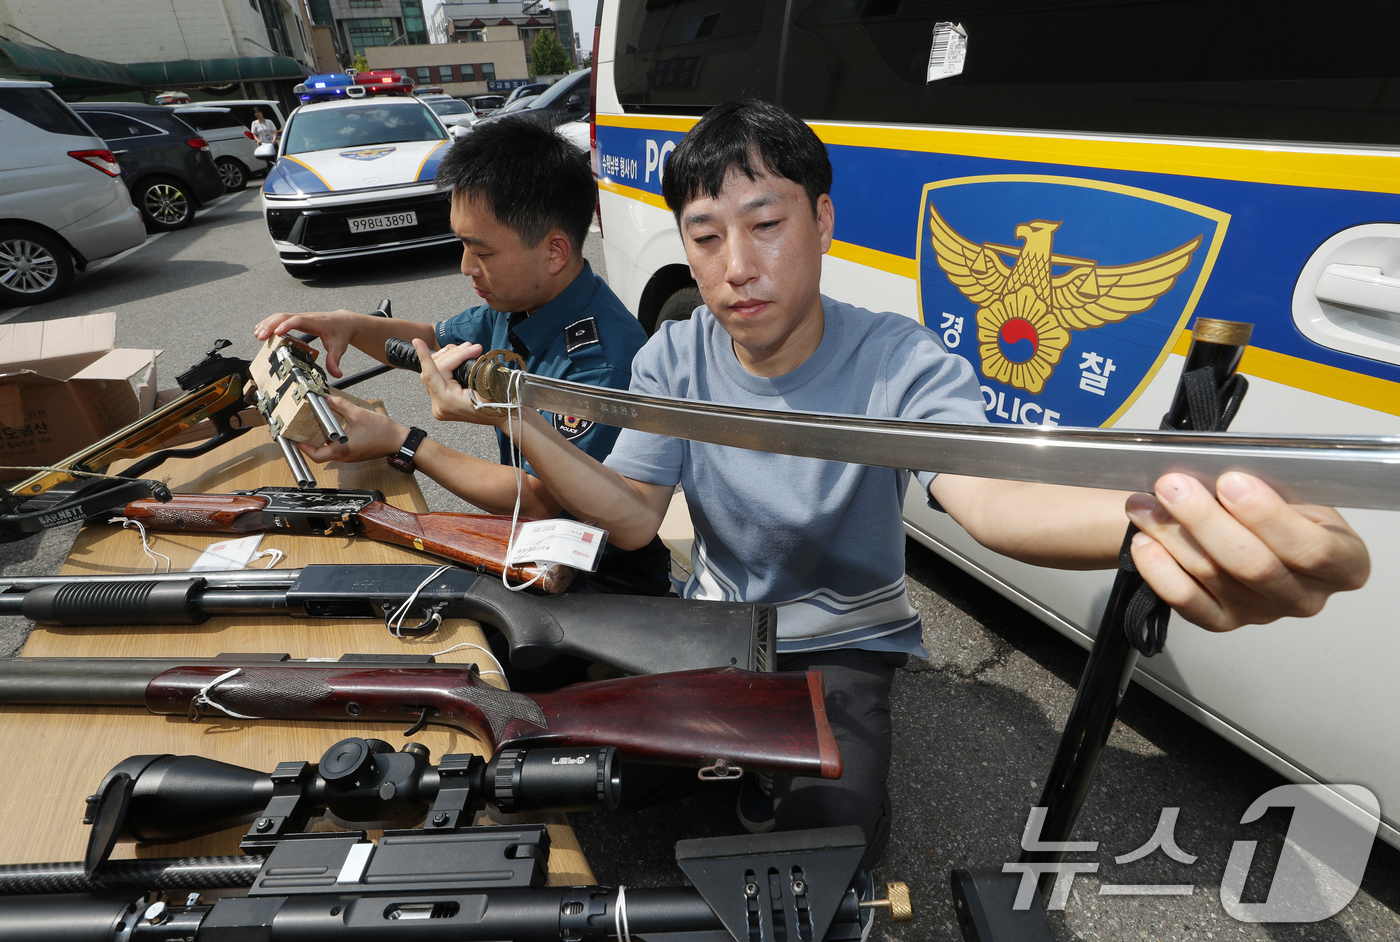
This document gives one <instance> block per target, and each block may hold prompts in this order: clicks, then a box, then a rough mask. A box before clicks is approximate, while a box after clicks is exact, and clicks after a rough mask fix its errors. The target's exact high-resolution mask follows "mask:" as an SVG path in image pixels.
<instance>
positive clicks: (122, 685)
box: [0, 654, 465, 708]
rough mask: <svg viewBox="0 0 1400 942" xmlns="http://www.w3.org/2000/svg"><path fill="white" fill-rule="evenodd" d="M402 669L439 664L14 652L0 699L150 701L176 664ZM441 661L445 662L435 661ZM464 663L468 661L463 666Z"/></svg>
mask: <svg viewBox="0 0 1400 942" xmlns="http://www.w3.org/2000/svg"><path fill="white" fill-rule="evenodd" d="M307 663H312V664H315V665H318V666H331V665H332V664H350V666H352V667H356V668H364V669H366V670H371V669H374V668H384V667H392V668H403V667H414V666H424V667H431V666H435V665H434V663H433V661H432V659H431V658H430V657H427V658H425V657H424V656H422V655H399V656H395V655H374V656H367V657H366V658H365V659H364V660H361V659H360V658H359V657H356V658H355V659H354V660H353V662H351V661H313V662H307V661H294V660H291V659H290V658H288V657H287V655H285V654H235V655H220V656H219V657H204V658H201V657H184V658H180V657H14V658H0V704H20V703H26V704H46V705H51V706H124V707H142V708H144V707H145V706H146V687H147V685H149V684H150V682H151V681H152V680H154V679H155V678H156V677H157V676H159V675H160V674H163V673H165V672H166V671H168V670H171V669H173V668H176V667H194V666H206V665H207V666H213V667H227V668H230V669H232V668H235V667H268V666H269V665H277V664H307ZM436 666H441V665H436ZM459 666H465V665H459Z"/></svg>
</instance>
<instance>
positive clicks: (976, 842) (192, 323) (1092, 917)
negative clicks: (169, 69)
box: [0, 189, 1400, 942]
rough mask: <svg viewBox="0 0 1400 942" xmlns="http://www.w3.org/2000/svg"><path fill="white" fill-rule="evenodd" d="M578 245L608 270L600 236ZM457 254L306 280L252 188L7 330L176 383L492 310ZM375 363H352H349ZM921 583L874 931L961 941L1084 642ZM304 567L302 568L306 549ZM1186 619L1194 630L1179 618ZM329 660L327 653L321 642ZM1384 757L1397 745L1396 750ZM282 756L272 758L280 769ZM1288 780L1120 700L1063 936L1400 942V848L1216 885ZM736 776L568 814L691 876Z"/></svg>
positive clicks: (44, 547) (1060, 715)
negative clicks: (1337, 886) (345, 333)
mask: <svg viewBox="0 0 1400 942" xmlns="http://www.w3.org/2000/svg"><path fill="white" fill-rule="evenodd" d="M585 254H586V255H587V256H588V257H589V259H590V261H591V262H592V263H593V265H594V267H595V269H596V270H598V271H599V272H600V273H603V274H605V272H604V269H603V263H602V252H601V245H600V244H599V242H598V241H597V236H596V235H594V236H592V237H590V240H589V243H588V245H587V246H586V249H585ZM457 259H458V251H457V249H456V248H455V247H448V248H445V249H443V250H438V251H430V252H424V253H420V254H416V255H404V256H389V257H381V258H378V259H369V260H361V261H358V262H355V263H351V264H348V265H345V266H343V267H341V268H338V269H333V270H330V271H328V272H326V273H324V274H322V275H320V276H318V277H316V278H314V279H311V280H308V281H305V282H302V281H298V280H296V279H293V278H291V277H290V276H288V275H287V274H286V273H285V272H284V271H283V270H282V267H281V265H280V264H279V263H278V262H277V260H276V258H275V256H274V253H273V252H272V249H271V246H270V245H269V243H268V240H267V236H266V231H265V229H264V227H263V224H262V221H261V214H260V212H259V209H258V197H257V193H256V191H255V190H253V189H249V190H247V191H244V192H242V193H238V194H232V195H230V196H228V197H226V198H225V199H224V200H223V201H222V202H220V203H219V204H218V205H216V206H215V207H213V208H211V209H209V210H206V211H204V212H202V213H201V214H200V215H199V216H197V217H196V219H195V222H194V224H193V225H192V226H191V227H190V228H189V229H187V230H185V231H183V232H176V233H171V234H168V235H166V236H163V237H161V238H159V239H156V240H151V241H149V242H148V243H147V244H146V245H145V246H143V247H141V248H140V249H138V250H136V251H135V252H133V253H131V254H130V255H128V256H126V257H122V258H119V259H118V260H116V261H114V262H111V263H109V264H106V265H104V266H102V267H101V268H100V269H98V270H95V271H91V272H89V273H87V274H85V275H81V276H79V279H78V282H77V284H76V285H75V287H74V289H73V291H72V292H71V293H70V294H69V295H68V296H66V297H65V298H62V299H60V300H58V301H55V302H52V303H50V304H47V305H42V306H37V307H31V308H28V309H20V310H15V309H11V310H0V323H3V322H5V321H16V322H22V321H38V320H52V319H56V318H61V317H71V316H75V315H79V314H88V313H92V312H96V311H115V312H117V342H118V345H119V346H129V347H153V348H158V349H163V350H164V351H165V353H164V355H163V356H162V357H161V359H160V361H159V362H160V371H161V376H162V377H163V380H162V384H161V385H173V377H174V375H175V374H176V373H178V372H179V371H181V370H183V369H184V368H186V367H187V366H189V365H191V364H193V363H194V362H196V361H197V360H199V359H200V358H201V357H202V356H203V354H204V353H205V352H206V351H207V350H208V349H209V347H210V346H211V345H212V343H213V341H214V340H215V339H217V338H228V339H230V340H233V341H234V347H233V349H232V351H231V352H234V353H237V354H242V355H245V356H246V355H248V354H249V353H251V352H252V350H253V349H254V348H255V341H254V340H253V339H252V336H251V332H250V331H251V327H252V325H253V323H254V322H256V321H257V320H258V319H260V318H261V317H262V316H264V315H265V314H267V313H270V312H274V311H303V310H326V309H335V308H339V307H346V308H350V309H352V310H360V311H366V310H370V309H372V308H373V307H375V306H376V305H377V303H378V302H379V300H380V299H381V298H383V297H388V298H390V299H391V300H392V301H393V303H394V311H395V315H396V316H398V317H401V318H405V319H411V320H438V319H441V318H442V317H445V316H448V315H450V314H453V313H456V312H457V311H459V310H462V309H464V308H466V307H469V306H471V305H473V304H475V303H478V299H477V297H476V295H475V293H474V292H473V291H472V290H471V287H470V284H469V282H468V281H467V280H466V279H464V278H463V277H462V276H461V274H460V272H459V271H458V270H457ZM367 364H368V358H366V357H362V356H360V355H358V354H353V355H352V356H350V357H347V364H346V366H347V371H348V370H349V369H353V368H359V367H361V366H364V365H367ZM355 392H356V393H357V394H358V395H361V396H363V397H367V398H380V399H383V400H384V401H385V403H386V404H387V406H388V408H389V411H390V413H391V414H392V415H394V416H395V417H396V418H398V419H399V420H400V421H403V422H405V423H407V424H416V425H420V426H422V427H424V428H428V429H430V430H431V434H433V435H434V437H436V438H437V439H438V440H439V441H443V442H446V443H447V444H450V445H452V446H453V447H456V448H459V449H460V450H462V451H465V452H468V453H470V454H475V455H479V456H482V457H487V458H493V457H494V456H495V454H496V449H495V443H494V440H493V439H492V437H491V435H490V434H489V433H487V432H485V431H484V430H481V429H477V428H474V427H469V426H465V425H460V424H437V423H434V422H433V420H432V417H431V414H430V411H429V408H428V405H427V398H426V396H425V395H424V393H423V391H422V387H421V385H420V384H419V382H418V379H417V377H416V376H414V375H412V374H407V373H402V372H394V373H391V374H388V375H386V376H383V377H380V378H378V379H375V380H372V381H371V382H369V383H366V384H365V385H363V386H361V387H358V388H357V389H356V390H355ZM419 481H420V484H421V485H422V487H423V491H424V493H425V495H426V496H427V499H428V502H429V504H430V506H432V507H433V508H434V509H436V510H468V509H471V508H470V507H469V506H468V505H467V504H466V503H465V502H463V501H461V500H460V499H458V498H456V497H455V496H453V495H451V494H449V493H447V492H446V491H444V490H443V489H442V488H440V487H438V486H437V485H435V484H433V483H432V482H431V481H428V480H426V479H424V478H422V476H420V477H419ZM74 534H75V529H74V528H72V527H69V528H63V529H59V530H53V531H49V532H48V533H45V534H43V535H41V536H39V537H36V538H32V539H30V540H27V541H24V542H22V543H15V544H9V545H3V546H0V572H4V573H17V572H26V573H33V572H56V571H57V570H58V568H59V566H60V565H61V563H62V560H63V558H64V556H65V555H66V553H67V550H68V547H69V546H70V545H71V542H72V539H73V536H74ZM907 553H908V584H909V591H910V596H911V598H912V600H913V603H914V605H915V607H916V608H917V609H918V610H919V611H920V613H921V614H922V616H923V619H924V626H925V645H926V646H927V648H928V650H929V651H930V652H931V654H932V656H931V657H930V658H929V659H928V660H927V661H919V662H911V663H910V664H909V665H908V666H907V667H906V668H905V669H904V670H901V671H900V672H898V674H897V675H896V678H895V683H894V692H893V713H894V728H895V746H894V764H893V768H892V770H891V774H890V790H891V793H892V797H893V803H894V812H895V818H894V825H893V829H892V835H891V840H890V845H889V849H888V851H887V853H886V855H885V859H884V861H883V863H882V865H881V867H880V868H879V871H878V873H877V877H878V879H880V880H886V879H889V880H904V881H906V882H908V884H909V885H910V888H911V891H912V895H913V902H914V910H915V915H916V919H915V922H914V923H912V924H911V925H908V926H902V927H889V926H888V925H887V924H886V923H884V922H883V921H881V922H880V923H879V924H878V925H877V927H876V929H875V932H874V935H873V938H875V939H889V940H899V942H913V940H926V939H927V940H956V939H959V938H960V937H961V936H960V933H959V931H958V929H957V926H956V922H955V919H954V914H953V907H952V902H951V897H950V894H949V891H948V872H949V870H950V869H951V868H952V867H954V866H972V867H990V868H994V869H1000V867H1001V865H1002V864H1003V863H1005V862H1009V861H1014V860H1015V859H1016V858H1017V856H1018V852H1019V846H1018V842H1019V838H1020V834H1021V831H1022V829H1023V828H1024V826H1025V822H1026V814H1027V811H1028V809H1029V808H1030V806H1031V805H1033V804H1034V802H1035V801H1036V799H1037V798H1038V797H1039V795H1040V790H1041V787H1042V786H1043V784H1044V775H1045V772H1046V770H1047V769H1048V767H1049V764H1050V759H1051V756H1052V755H1053V753H1054V749H1055V744H1056V742H1057V741H1058V737H1059V732H1060V729H1061V728H1062V726H1063V723H1064V719H1065V716H1066V715H1067V713H1068V711H1069V707H1070V703H1071V701H1072V699H1073V695H1074V685H1075V683H1076V682H1077V680H1078V678H1079V674H1080V672H1081V671H1082V669H1083V665H1084V661H1085V652H1084V651H1083V650H1082V649H1081V648H1079V647H1078V646H1077V645H1075V644H1074V643H1072V642H1070V641H1069V640H1067V639H1065V638H1063V637H1062V636H1060V635H1059V634H1057V633H1056V632H1054V631H1053V630H1051V629H1050V628H1048V627H1046V626H1045V625H1043V624H1042V623H1040V622H1039V621H1037V620H1036V619H1034V618H1032V617H1031V616H1029V615H1027V614H1026V613H1024V612H1023V611H1021V610H1020V609H1019V608H1017V607H1016V606H1014V605H1012V604H1011V603H1009V602H1007V601H1006V600H1004V599H1002V598H1001V597H1000V596H998V595H996V594H995V593H993V592H991V591H990V590H988V589H986V588H985V587H983V586H982V585H981V584H980V583H978V582H976V581H975V580H973V579H972V578H970V577H968V576H966V575H965V574H963V573H962V572H961V571H959V570H957V569H956V568H955V567H953V566H952V565H950V564H948V563H946V562H944V561H943V560H942V559H941V558H940V557H938V556H936V555H935V554H933V553H932V552H930V551H929V550H927V549H925V548H924V547H922V546H921V545H919V544H917V543H915V542H913V541H912V540H911V541H908V548H907ZM293 562H295V561H293ZM28 628H29V625H28V623H27V622H25V621H23V620H22V619H0V654H13V653H15V652H17V651H18V650H19V648H20V646H21V645H22V644H23V640H24V637H25V635H26V634H27V632H28ZM1172 630H1173V631H1191V630H1195V629H1192V628H1191V627H1190V626H1184V625H1180V624H1177V625H1174V626H1173V628H1172ZM328 653H329V652H328ZM1377 748H1394V743H1393V742H1387V743H1377ZM285 758H287V757H286V756H272V755H269V756H268V764H269V767H270V766H271V765H272V764H273V763H275V762H276V761H280V760H282V759H285ZM1283 783H1284V780H1283V779H1282V778H1280V777H1279V776H1278V775H1277V774H1275V773H1274V772H1272V771H1270V770H1269V769H1268V768H1266V767H1265V766H1263V765H1262V764H1260V763H1259V762H1257V761H1255V760H1253V759H1251V758H1249V757H1248V756H1246V755H1244V754H1243V753H1241V752H1240V751H1239V750H1237V749H1235V748H1234V747H1232V746H1230V745H1228V744H1226V743H1225V742H1224V741H1223V740H1221V739H1220V738H1218V737H1217V736H1215V735H1214V734H1213V733H1210V732H1208V731H1207V730H1205V729H1204V728H1203V727H1201V726H1200V725H1198V724H1197V723H1196V722H1195V721H1193V720H1191V719H1189V718H1187V717H1185V716H1184V715H1183V714H1181V713H1180V712H1178V711H1177V710H1176V709H1175V708H1173V707H1171V706H1169V705H1167V704H1165V703H1164V702H1162V701H1161V700H1159V699H1157V698H1156V697H1154V696H1153V695H1151V694H1149V693H1146V692H1145V691H1143V690H1141V689H1140V688H1137V687H1133V688H1132V689H1131V690H1130V691H1129V693H1128V695H1127V698H1126V699H1125V701H1124V704H1123V708H1122V711H1121V714H1120V720H1119V723H1118V725H1117V727H1116V728H1115V730H1114V733H1113V736H1112V738H1111V739H1110V741H1109V745H1108V748H1107V750H1106V752H1105V754H1104V759H1103V764H1102V766H1101V767H1100V769H1099V773H1098V776H1097V779H1096V780H1095V784H1094V788H1093V790H1092V792H1091V794H1090V797H1089V799H1088V802H1087V804H1086V806H1085V809H1084V813H1083V816H1082V817H1081V820H1080V824H1079V828H1078V831H1077V833H1076V839H1077V840H1087V841H1098V842H1099V849H1098V850H1097V851H1096V852H1092V853H1081V854H1075V855H1072V858H1071V859H1073V860H1075V861H1077V862H1084V863H1098V864H1099V869H1098V872H1097V873H1095V874H1089V875H1084V876H1080V877H1078V878H1077V879H1076V880H1075V882H1074V884H1073V890H1072V892H1071V893H1070V896H1069V899H1068V902H1067V905H1066V906H1065V908H1064V910H1063V911H1060V912H1055V913H1052V915H1051V924H1052V928H1053V932H1054V935H1055V938H1056V939H1057V940H1061V942H1064V940H1070V939H1083V940H1093V942H1097V940H1105V942H1107V940H1137V939H1154V940H1171V942H1175V940H1190V939H1229V940H1295V939H1296V940H1320V942H1346V940H1352V942H1360V940H1373V939H1400V852H1397V851H1396V850H1395V849H1394V848H1392V847H1390V846H1388V845H1386V844H1384V843H1382V842H1379V841H1377V842H1376V844H1375V846H1374V848H1373V850H1372V853H1371V857H1370V862H1369V865H1368V868H1367V870H1366V876H1365V879H1364V882H1363V884H1362V887H1361V889H1360V892H1359V893H1358V894H1357V896H1356V898H1355V899H1354V900H1353V901H1352V902H1351V903H1350V905H1348V906H1347V907H1346V908H1345V909H1343V910H1342V912H1341V913H1340V914H1338V915H1337V916H1335V917H1332V918H1330V919H1327V920H1324V921H1322V922H1319V923H1313V924H1307V925H1292V924H1252V923H1242V922H1237V921H1235V920H1234V919H1233V918H1231V917H1230V916H1228V915H1227V914H1226V913H1225V911H1224V910H1223V909H1222V907H1221V905H1220V901H1219V886H1220V882H1221V878H1222V876H1223V874H1224V870H1225V863H1226V860H1227V859H1228V857H1229V855H1230V851H1231V848H1232V845H1233V842H1235V841H1257V842H1258V845H1259V846H1258V850H1257V852H1256V855H1255V864H1254V867H1253V869H1252V871H1251V879H1250V881H1249V882H1248V883H1247V884H1246V887H1245V894H1244V901H1245V902H1260V901H1263V900H1264V899H1265V898H1266V897H1267V894H1268V890H1269V886H1268V880H1269V874H1271V873H1272V872H1273V862H1274V861H1276V860H1277V859H1278V857H1279V854H1280V852H1281V849H1282V845H1283V835H1284V833H1285V832H1286V831H1287V828H1288V823H1289V818H1288V815H1287V814H1286V813H1281V812H1278V811H1274V812H1269V813H1268V814H1266V815H1265V816H1264V817H1263V818H1262V819H1261V820H1260V821H1258V822H1255V823H1252V824H1249V825H1242V824H1240V823H1239V822H1240V818H1241V816H1242V814H1243V812H1244V810H1245V809H1246V808H1247V807H1248V806H1249V805H1250V804H1251V803H1252V802H1253V801H1254V799H1256V798H1257V797H1259V796H1260V795H1262V794H1263V793H1264V792H1266V791H1268V790H1269V789H1271V788H1273V787H1275V786H1277V785H1281V784H1283ZM735 792H736V789H735V786H733V785H706V786H703V787H698V788H697V789H696V790H695V791H694V792H693V793H692V794H691V795H690V796H689V797H687V798H685V799H682V800H679V801H672V802H668V803H663V804H659V805H656V806H653V807H651V808H648V809H644V810H642V811H640V812H637V813H635V814H631V815H621V814H608V813H585V814H575V815H572V816H571V817H572V819H573V822H574V826H575V829H576V831H577V832H578V835H579V838H580V840H581V841H582V843H583V846H584V849H585V850H586V852H587V853H588V857H589V860H590V862H591V863H592V865H593V868H594V871H595V873H596V875H597V877H598V879H599V881H600V882H602V883H604V884H609V885H610V884H616V883H623V884H626V885H628V886H658V885H667V884H675V883H677V882H679V880H680V879H681V875H680V871H679V870H678V869H677V868H676V866H675V864H674V858H673V846H674V842H675V841H676V840H678V839H682V838H687V837H704V836H713V835H721V834H735V833H740V829H739V827H738V824H737V822H736V820H735V817H734V812H733V806H734V800H735ZM1164 808H1178V809H1180V810H1179V813H1178V814H1179V817H1178V823H1177V825H1176V830H1175V837H1176V843H1177V844H1178V845H1179V846H1180V847H1181V849H1182V850H1184V851H1185V852H1186V853H1187V854H1191V855H1196V856H1197V858H1198V859H1197V860H1196V861H1195V862H1194V863H1193V864H1190V865H1186V864H1181V863H1177V862H1174V861H1172V860H1169V859H1168V858H1167V857H1166V856H1164V855H1163V854H1162V853H1161V852H1160V851H1158V852H1156V853H1153V854H1151V855H1149V856H1148V857H1146V858H1144V859H1143V860H1140V861H1137V862H1135V863H1131V864H1128V865H1124V866H1120V865H1118V864H1116V863H1115V862H1114V859H1113V858H1114V857H1115V856H1119V855H1124V854H1127V853H1129V852H1131V851H1133V850H1135V849H1137V848H1139V847H1141V846H1142V845H1144V844H1145V843H1146V842H1147V841H1148V839H1149V838H1150V837H1151V835H1152V834H1153V832H1154V831H1155V830H1156V827H1157V824H1158V821H1159V817H1160V815H1161V813H1162V809H1164ZM1103 884H1190V885H1192V886H1193V887H1194V889H1193V891H1192V894H1191V895H1190V896H1185V897H1183V896H1170V897H1163V896H1132V897H1130V896H1103V895H1100V894H1099V888H1100V886H1101V885H1103Z"/></svg>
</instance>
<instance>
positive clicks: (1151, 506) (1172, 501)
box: [1127, 472, 1371, 631]
mask: <svg viewBox="0 0 1400 942" xmlns="http://www.w3.org/2000/svg"><path fill="white" fill-rule="evenodd" d="M1216 491H1217V494H1218V495H1219V499H1218V500H1217V498H1216V496H1214V495H1212V494H1211V493H1210V492H1209V491H1208V490H1207V489H1206V488H1204V487H1202V486H1201V484H1200V482H1198V481H1197V480H1196V479H1194V478H1192V477H1190V476H1189V475H1185V474H1167V475H1163V476H1162V477H1161V478H1160V479H1159V480H1158V481H1157V486H1156V488H1155V493H1156V496H1155V497H1153V496H1149V495H1147V494H1134V495H1133V496H1132V497H1130V498H1128V502H1127V512H1128V516H1129V517H1130V518H1131V519H1132V521H1133V523H1135V524H1137V526H1138V529H1140V530H1141V531H1142V532H1141V533H1140V534H1138V535H1137V536H1136V537H1134V539H1133V550H1132V552H1133V562H1134V563H1135V564H1136V566H1137V568H1138V572H1140V573H1141V574H1142V577H1143V578H1144V579H1145V580H1146V581H1147V583H1148V584H1149V585H1150V586H1152V588H1153V589H1155V590H1156V592H1157V594H1158V596H1160V597H1161V598H1162V600H1163V601H1165V602H1166V603H1167V604H1168V605H1170V606H1171V607H1172V608H1173V609H1175V610H1176V611H1177V612H1178V613H1179V614H1180V615H1181V616H1182V617H1183V618H1185V619H1187V620H1188V621H1191V622H1194V623H1195V624H1197V625H1200V626H1201V627H1202V628H1207V629H1209V630H1211V631H1232V630H1234V629H1235V628H1238V627H1240V626H1241V625H1248V624H1266V623H1268V622H1271V621H1274V620H1276V619H1279V618H1284V617H1289V616H1293V617H1301V618H1306V617H1308V616H1310V615H1316V614H1317V613H1318V612H1319V611H1321V610H1322V606H1323V604H1324V603H1326V601H1327V598H1328V596H1330V595H1331V594H1332V593H1334V592H1344V591H1348V590H1351V589H1359V588H1361V586H1363V585H1365V584H1366V579H1367V577H1368V576H1369V575H1370V572H1371V560H1370V555H1369V554H1368V553H1367V551H1366V544H1365V543H1363V542H1362V541H1361V538H1360V537H1359V536H1357V535H1356V532H1355V531H1354V530H1352V528H1351V527H1349V526H1348V525H1347V523H1346V521H1345V520H1343V519H1342V517H1341V515H1340V514H1338V513H1337V511H1335V510H1333V509H1332V508H1331V507H1317V506H1313V505H1309V504H1288V503H1285V502H1284V501H1283V499H1282V498H1281V497H1279V495H1278V494H1277V493H1275V491H1274V490H1273V489H1272V488H1270V487H1269V486H1268V485H1266V484H1265V483H1264V482H1263V481H1260V480H1259V479H1258V478H1255V477H1252V476H1250V475H1247V474H1240V473H1237V472H1232V473H1229V474H1224V475H1221V477H1220V480H1219V481H1217V482H1216Z"/></svg>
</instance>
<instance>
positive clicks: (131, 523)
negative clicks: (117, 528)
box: [107, 517, 170, 572]
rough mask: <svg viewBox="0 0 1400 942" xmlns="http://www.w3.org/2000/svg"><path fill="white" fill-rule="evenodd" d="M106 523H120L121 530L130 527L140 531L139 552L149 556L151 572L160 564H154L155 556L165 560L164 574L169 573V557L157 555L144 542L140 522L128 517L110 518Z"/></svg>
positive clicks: (143, 533) (143, 532)
mask: <svg viewBox="0 0 1400 942" xmlns="http://www.w3.org/2000/svg"><path fill="white" fill-rule="evenodd" d="M107 522H108V523H120V524H121V525H122V529H123V530H126V529H129V528H131V527H135V528H136V529H138V530H140V531H141V552H143V553H145V554H146V555H147V556H149V557H150V558H151V572H155V571H156V569H157V568H159V566H160V563H158V562H156V557H157V556H159V557H160V558H161V559H163V560H165V571H166V572H169V571H170V557H169V556H166V555H165V554H164V553H157V552H156V551H155V550H153V549H151V544H149V543H147V542H146V528H145V527H144V526H143V525H142V524H141V521H140V520H132V519H130V518H128V517H112V518H110V519H108V521H107Z"/></svg>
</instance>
